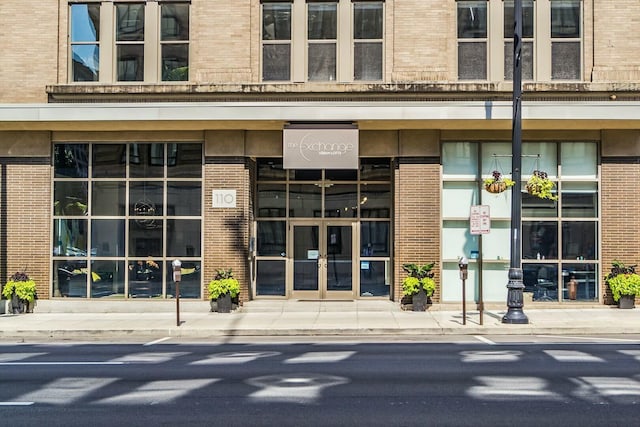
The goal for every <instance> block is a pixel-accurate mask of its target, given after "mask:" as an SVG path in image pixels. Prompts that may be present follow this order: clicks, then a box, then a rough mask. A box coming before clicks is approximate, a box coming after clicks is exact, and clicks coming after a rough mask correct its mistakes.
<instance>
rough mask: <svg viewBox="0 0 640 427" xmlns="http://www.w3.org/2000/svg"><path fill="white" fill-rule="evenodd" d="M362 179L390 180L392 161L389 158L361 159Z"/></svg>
mask: <svg viewBox="0 0 640 427" xmlns="http://www.w3.org/2000/svg"><path fill="white" fill-rule="evenodd" d="M360 179H361V180H362V181H390V180H391V161H390V160H389V159H360Z"/></svg>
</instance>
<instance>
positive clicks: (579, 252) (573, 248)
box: [562, 221, 597, 260]
mask: <svg viewBox="0 0 640 427" xmlns="http://www.w3.org/2000/svg"><path fill="white" fill-rule="evenodd" d="M596 231H597V229H596V223H595V221H572V222H563V223H562V259H577V260H585V259H588V260H593V259H596V258H597V250H596V247H597V246H596V245H597V234H596Z"/></svg>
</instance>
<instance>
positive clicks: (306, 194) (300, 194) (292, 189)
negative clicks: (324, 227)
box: [289, 184, 322, 218]
mask: <svg viewBox="0 0 640 427" xmlns="http://www.w3.org/2000/svg"><path fill="white" fill-rule="evenodd" d="M289 215H290V216H291V217H294V218H303V217H306V218H319V217H320V216H321V215H322V188H320V187H319V186H317V185H315V184H290V185H289Z"/></svg>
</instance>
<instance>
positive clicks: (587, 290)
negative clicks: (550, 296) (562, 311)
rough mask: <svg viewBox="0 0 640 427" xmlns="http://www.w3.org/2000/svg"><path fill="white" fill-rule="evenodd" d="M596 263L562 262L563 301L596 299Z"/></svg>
mask: <svg viewBox="0 0 640 427" xmlns="http://www.w3.org/2000/svg"><path fill="white" fill-rule="evenodd" d="M598 277H599V276H598V265H597V264H593V263H575V264H569V263H563V264H562V294H563V295H562V299H563V300H564V301H597V300H598Z"/></svg>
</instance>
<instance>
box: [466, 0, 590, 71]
mask: <svg viewBox="0 0 640 427" xmlns="http://www.w3.org/2000/svg"><path fill="white" fill-rule="evenodd" d="M514 18H515V17H514V1H513V0H474V1H471V0H460V1H457V28H458V79H459V80H489V81H502V80H512V78H513V57H514V52H513V33H514V21H515V19H514ZM521 22H522V51H521V59H522V78H523V80H529V81H553V80H580V79H581V78H582V37H583V35H582V29H581V27H582V0H522V17H521ZM497 40H501V42H500V43H501V44H502V46H503V47H504V48H503V49H500V48H498V49H495V48H492V46H496V43H494V41H497Z"/></svg>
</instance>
